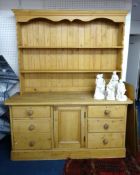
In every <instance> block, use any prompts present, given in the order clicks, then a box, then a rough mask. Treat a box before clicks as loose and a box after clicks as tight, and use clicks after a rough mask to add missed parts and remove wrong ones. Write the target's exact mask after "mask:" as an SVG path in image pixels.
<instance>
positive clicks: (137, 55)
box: [126, 35, 140, 98]
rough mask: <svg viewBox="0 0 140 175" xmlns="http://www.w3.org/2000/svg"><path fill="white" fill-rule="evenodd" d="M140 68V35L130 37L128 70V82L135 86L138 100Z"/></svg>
mask: <svg viewBox="0 0 140 175" xmlns="http://www.w3.org/2000/svg"><path fill="white" fill-rule="evenodd" d="M139 67H140V35H139V36H137V35H132V36H131V37H130V46H129V54H128V70H127V76H126V80H127V82H128V83H131V84H133V85H134V88H135V97H136V98H137V91H138V87H139V85H138V79H139Z"/></svg>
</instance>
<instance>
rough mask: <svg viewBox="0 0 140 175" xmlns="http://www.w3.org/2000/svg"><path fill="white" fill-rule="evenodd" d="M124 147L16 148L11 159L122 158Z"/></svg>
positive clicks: (124, 153) (124, 154)
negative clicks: (71, 148) (72, 148)
mask: <svg viewBox="0 0 140 175" xmlns="http://www.w3.org/2000/svg"><path fill="white" fill-rule="evenodd" d="M125 156H126V150H125V148H113V149H110V148H109V149H80V150H77V149H75V150H67V149H63V150H62V149H61V150H60V149H54V150H20V151H19V150H18V151H17V150H16V151H12V152H11V159H12V160H57V159H68V158H72V159H90V158H123V157H125Z"/></svg>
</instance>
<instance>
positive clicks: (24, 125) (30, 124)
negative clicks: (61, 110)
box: [12, 118, 51, 133]
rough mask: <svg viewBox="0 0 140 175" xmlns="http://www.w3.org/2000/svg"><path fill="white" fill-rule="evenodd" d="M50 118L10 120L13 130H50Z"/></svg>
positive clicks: (30, 131)
mask: <svg viewBox="0 0 140 175" xmlns="http://www.w3.org/2000/svg"><path fill="white" fill-rule="evenodd" d="M50 120H51V118H40V119H36V118H35V119H32V120H31V119H20V120H16V119H14V120H13V122H12V126H13V132H17V133H18V132H19V133H21V132H29V133H32V132H50V130H51V129H50V126H51V123H50Z"/></svg>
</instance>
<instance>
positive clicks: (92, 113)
mask: <svg viewBox="0 0 140 175" xmlns="http://www.w3.org/2000/svg"><path fill="white" fill-rule="evenodd" d="M126 109H127V106H125V105H107V106H104V105H101V106H89V107H88V117H95V118H98V117H106V118H107V117H111V118H124V117H125V116H126Z"/></svg>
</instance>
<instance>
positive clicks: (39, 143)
mask: <svg viewBox="0 0 140 175" xmlns="http://www.w3.org/2000/svg"><path fill="white" fill-rule="evenodd" d="M13 136H14V143H13V146H14V149H22V150H23V149H28V150H30V149H50V148H51V136H50V133H37V134H34V133H30V134H27V133H14V135H13Z"/></svg>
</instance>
